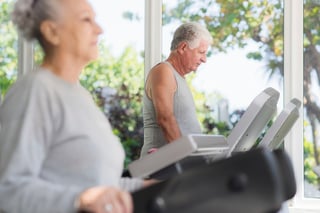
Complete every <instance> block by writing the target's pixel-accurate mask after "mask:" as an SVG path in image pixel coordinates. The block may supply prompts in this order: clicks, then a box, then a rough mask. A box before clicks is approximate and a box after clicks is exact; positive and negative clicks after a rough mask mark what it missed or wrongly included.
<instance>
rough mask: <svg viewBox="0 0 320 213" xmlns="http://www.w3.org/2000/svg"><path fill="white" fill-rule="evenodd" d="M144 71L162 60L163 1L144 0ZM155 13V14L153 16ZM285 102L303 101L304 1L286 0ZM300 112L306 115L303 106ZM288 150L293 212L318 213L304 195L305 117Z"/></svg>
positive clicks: (316, 202)
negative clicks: (293, 176) (293, 184)
mask: <svg viewBox="0 0 320 213" xmlns="http://www.w3.org/2000/svg"><path fill="white" fill-rule="evenodd" d="M145 5H146V15H145V17H148V18H146V26H145V33H146V34H145V39H146V42H145V44H146V45H145V52H146V55H145V60H146V61H145V70H146V72H145V74H147V72H148V70H149V69H150V68H151V66H152V65H154V64H155V63H157V62H159V61H160V60H161V52H162V51H161V50H162V48H161V47H162V36H161V35H162V24H161V19H162V0H153V1H150V0H145ZM151 14H152V15H151ZM284 25H285V26H284V102H285V103H287V102H289V101H290V99H291V98H294V97H295V98H298V99H299V100H303V0H294V1H293V0H284ZM300 114H301V115H303V109H301V111H300ZM285 149H286V151H287V152H288V154H289V156H290V157H291V159H292V164H293V167H294V170H295V174H296V180H297V189H298V190H297V193H296V195H295V197H294V198H293V199H292V200H291V201H290V202H289V206H290V212H292V213H306V212H310V213H311V212H314V213H315V212H319V210H320V199H310V198H304V190H303V188H304V184H303V183H304V176H303V116H300V118H299V119H298V121H297V122H296V124H295V125H294V127H293V129H292V130H291V131H290V133H289V134H288V135H287V137H286V138H285Z"/></svg>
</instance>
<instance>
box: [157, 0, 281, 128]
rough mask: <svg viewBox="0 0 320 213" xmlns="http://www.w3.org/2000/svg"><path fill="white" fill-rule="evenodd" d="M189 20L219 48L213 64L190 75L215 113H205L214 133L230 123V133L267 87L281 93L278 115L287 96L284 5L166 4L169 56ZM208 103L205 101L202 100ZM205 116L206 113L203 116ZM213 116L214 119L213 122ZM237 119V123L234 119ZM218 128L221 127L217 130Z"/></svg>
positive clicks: (173, 0) (206, 0) (171, 0)
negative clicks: (178, 30)
mask: <svg viewBox="0 0 320 213" xmlns="http://www.w3.org/2000/svg"><path fill="white" fill-rule="evenodd" d="M186 21H198V22H201V23H203V24H205V25H206V26H207V27H208V29H209V31H210V32H211V34H212V36H213V39H214V43H213V45H212V48H211V50H210V53H211V55H210V57H208V59H207V63H205V64H203V65H201V66H200V67H199V69H198V71H197V72H196V74H194V75H192V76H190V78H191V80H190V81H191V82H192V83H191V85H192V87H193V88H194V92H195V93H196V94H199V93H202V94H203V96H200V95H197V96H196V97H197V98H196V99H197V100H196V102H197V103H196V104H198V109H201V110H202V109H205V108H203V107H201V106H200V105H203V104H204V103H205V104H207V105H209V109H210V110H211V112H210V113H209V114H208V112H207V111H202V112H199V119H200V120H201V122H202V124H203V128H204V130H205V131H206V132H208V133H220V134H221V133H224V134H225V132H224V131H223V129H216V130H214V131H212V126H214V125H210V124H209V123H210V122H214V123H217V122H226V123H227V124H228V125H229V126H230V128H232V127H233V125H232V124H234V123H235V122H236V121H237V120H238V119H239V117H240V116H241V114H242V113H243V111H244V110H246V108H247V107H248V106H249V104H250V103H251V101H252V100H253V99H254V98H255V97H256V96H257V95H258V94H259V93H260V92H262V91H263V90H264V89H265V88H267V87H273V88H274V89H276V90H278V91H279V92H280V98H279V102H278V112H280V111H281V109H282V107H283V106H282V105H283V103H282V99H283V98H282V94H283V0H272V1H256V0H255V1H254V0H251V1H233V2H232V4H231V3H230V2H229V1H213V0H199V1H189V3H188V4H187V3H186V1H181V0H163V55H164V58H166V57H167V56H168V55H169V48H170V42H171V39H172V36H173V31H174V30H175V29H176V28H177V27H178V26H179V25H180V24H181V22H186ZM201 98H202V99H201ZM203 113H204V114H203ZM208 115H209V116H210V117H211V118H213V119H214V121H212V119H211V120H210V118H208ZM230 118H231V119H230ZM216 126H217V125H216Z"/></svg>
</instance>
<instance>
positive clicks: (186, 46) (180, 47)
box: [177, 41, 188, 53]
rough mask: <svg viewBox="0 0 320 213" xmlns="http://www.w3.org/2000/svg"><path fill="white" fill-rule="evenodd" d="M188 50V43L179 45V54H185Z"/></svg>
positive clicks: (183, 42)
mask: <svg viewBox="0 0 320 213" xmlns="http://www.w3.org/2000/svg"><path fill="white" fill-rule="evenodd" d="M187 48H188V43H187V42H185V41H182V42H180V44H179V45H178V48H177V50H178V52H179V53H183V52H184V51H186V49H187Z"/></svg>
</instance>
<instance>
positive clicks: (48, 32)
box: [40, 20, 60, 46]
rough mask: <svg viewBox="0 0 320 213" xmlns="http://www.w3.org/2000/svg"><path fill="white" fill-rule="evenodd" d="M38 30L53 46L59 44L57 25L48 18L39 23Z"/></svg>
mask: <svg viewBox="0 0 320 213" xmlns="http://www.w3.org/2000/svg"><path fill="white" fill-rule="evenodd" d="M40 32H41V34H42V36H43V38H44V39H45V40H46V41H47V42H48V43H50V44H52V45H53V46H56V45H58V44H59V42H60V39H59V35H58V30H57V25H56V24H55V23H54V22H53V21H50V20H45V21H43V22H42V23H41V24H40Z"/></svg>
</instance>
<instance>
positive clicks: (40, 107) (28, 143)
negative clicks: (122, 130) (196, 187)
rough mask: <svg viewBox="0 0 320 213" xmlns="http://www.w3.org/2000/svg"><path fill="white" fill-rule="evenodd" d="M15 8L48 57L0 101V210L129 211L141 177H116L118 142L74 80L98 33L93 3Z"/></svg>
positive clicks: (72, 0) (28, 2)
mask: <svg viewBox="0 0 320 213" xmlns="http://www.w3.org/2000/svg"><path fill="white" fill-rule="evenodd" d="M12 15H13V22H14V23H15V24H16V25H17V27H18V29H19V31H20V32H21V33H22V35H23V36H24V37H25V38H26V39H29V40H32V39H35V40H37V41H38V42H39V43H40V45H41V47H42V48H43V51H44V54H45V56H44V60H43V62H42V63H41V65H40V66H39V67H38V68H37V69H36V70H35V71H34V72H29V73H28V74H27V75H25V76H24V77H23V78H21V79H19V80H18V81H17V82H16V84H15V85H14V86H13V87H12V88H11V90H10V91H9V92H8V93H7V96H6V98H5V100H4V102H3V104H2V105H1V108H0V124H1V132H0V212H6V213H21V212H24V213H50V212H52V213H66V212H76V211H82V210H84V211H91V212H97V213H102V212H113V213H116V212H121V213H127V212H132V211H133V206H132V198H131V196H130V194H129V192H130V191H134V190H136V189H139V188H141V187H142V186H143V185H144V184H145V183H144V182H143V180H140V179H123V178H121V173H122V170H123V162H124V157H125V153H124V150H123V147H122V146H121V143H120V142H119V140H118V138H117V137H116V136H115V135H114V134H113V133H112V129H111V127H110V124H109V122H108V120H107V119H106V118H105V116H104V114H103V113H102V112H101V111H100V109H98V108H97V106H96V105H95V103H94V101H93V100H92V98H91V96H90V94H89V93H88V92H87V91H86V90H85V89H84V88H83V87H82V86H81V85H80V83H79V75H80V73H81V71H82V70H83V68H84V67H85V66H86V64H88V62H90V61H92V60H94V59H96V58H97V56H98V46H97V43H98V36H99V35H100V34H101V33H102V30H101V28H100V27H99V26H98V25H97V23H96V22H95V13H94V11H93V9H92V7H91V5H90V4H89V3H88V1H86V0H18V1H17V2H16V3H15V7H14V11H13V14H12Z"/></svg>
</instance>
